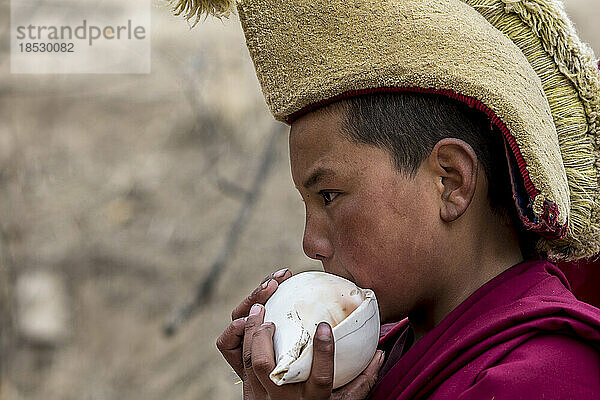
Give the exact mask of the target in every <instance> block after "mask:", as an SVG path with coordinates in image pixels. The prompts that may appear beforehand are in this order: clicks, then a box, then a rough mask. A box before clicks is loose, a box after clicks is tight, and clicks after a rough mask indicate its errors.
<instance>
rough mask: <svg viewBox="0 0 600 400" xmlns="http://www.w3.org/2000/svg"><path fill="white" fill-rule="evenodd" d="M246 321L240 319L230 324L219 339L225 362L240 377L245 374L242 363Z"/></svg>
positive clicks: (219, 346)
mask: <svg viewBox="0 0 600 400" xmlns="http://www.w3.org/2000/svg"><path fill="white" fill-rule="evenodd" d="M245 328H246V321H245V320H244V318H239V319H236V320H234V321H233V322H232V323H230V324H229V325H228V326H227V328H225V330H224V331H223V333H221V336H219V337H218V338H217V349H219V351H220V352H221V354H222V355H223V357H224V358H225V360H226V361H227V363H228V364H229V365H231V367H232V368H233V370H234V371H235V373H236V374H237V375H238V376H239V377H240V379H241V378H242V376H243V373H244V364H243V362H242V344H243V341H244V329H245Z"/></svg>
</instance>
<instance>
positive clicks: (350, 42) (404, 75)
mask: <svg viewBox="0 0 600 400" xmlns="http://www.w3.org/2000/svg"><path fill="white" fill-rule="evenodd" d="M171 3H172V5H173V6H174V10H175V13H176V14H182V15H185V16H186V17H187V19H188V20H192V21H193V22H194V23H195V22H197V21H198V19H199V18H200V17H201V16H202V15H203V14H207V15H208V14H211V15H214V16H217V17H222V16H228V15H229V13H230V12H231V11H233V10H234V9H235V8H237V12H238V15H239V18H240V21H241V24H242V27H243V30H244V34H245V36H246V43H247V46H248V50H249V51H250V55H251V57H252V60H253V62H254V67H255V69H256V75H257V77H258V80H259V82H260V84H261V86H262V91H263V94H264V97H265V100H266V102H267V104H268V106H269V108H270V109H271V112H272V114H273V116H274V117H275V119H277V120H278V121H283V122H286V123H288V124H291V123H292V122H293V121H294V119H295V118H298V117H299V116H300V115H302V114H303V113H306V112H309V111H311V110H314V109H316V108H318V107H321V106H323V105H326V104H329V103H332V102H334V101H336V100H339V99H343V98H347V97H350V96H359V95H361V94H368V93H380V92H386V93H390V92H420V93H437V94H441V95H445V96H447V97H450V98H452V99H455V100H458V101H461V102H464V103H466V104H468V105H469V106H470V107H473V108H476V109H478V110H480V111H481V112H483V113H485V114H487V116H488V117H489V119H490V122H491V124H492V126H495V127H496V128H497V129H496V131H498V132H501V134H502V135H503V137H504V143H505V147H504V148H503V149H498V150H499V151H503V152H506V155H507V162H508V163H509V170H510V173H511V179H512V184H513V185H512V186H513V197H514V200H515V205H516V207H517V210H518V213H519V215H520V218H521V222H522V224H523V228H524V229H526V230H529V231H533V232H536V233H538V234H539V235H540V241H539V243H538V247H539V249H540V250H543V251H545V252H547V254H548V255H549V256H550V257H552V258H555V259H567V260H572V259H577V258H582V257H590V256H594V255H596V254H598V253H599V252H600V188H599V179H600V72H599V71H598V64H597V62H596V61H595V58H594V54H593V52H592V50H591V49H590V48H589V47H588V46H587V45H585V44H583V43H582V42H581V40H580V39H579V38H578V37H577V34H576V32H575V29H574V27H573V24H572V23H571V21H570V20H569V19H568V17H567V15H566V13H565V11H564V7H563V5H562V3H561V2H560V1H559V0H310V1H309V0H229V1H227V0H221V1H218V0H213V1H209V0H204V1H202V0H172V1H171ZM491 184H494V183H493V182H491Z"/></svg>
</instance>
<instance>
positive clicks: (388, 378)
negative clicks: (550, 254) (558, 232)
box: [370, 260, 600, 400]
mask: <svg viewBox="0 0 600 400" xmlns="http://www.w3.org/2000/svg"><path fill="white" fill-rule="evenodd" d="M382 331H383V332H384V335H383V337H382V338H381V340H380V346H379V347H380V348H382V349H384V350H385V351H386V357H387V359H386V362H385V363H384V365H383V367H382V369H381V371H380V378H379V381H378V383H377V384H376V386H375V387H374V388H373V390H372V391H371V395H370V399H377V400H380V399H435V400H439V399H448V400H479V399H482V400H483V399H489V400H504V399H507V400H508V399H509V400H515V399H527V400H533V399H574V400H589V399H600V310H598V309H597V308H595V307H593V306H591V305H589V304H586V303H583V302H581V301H579V300H577V299H576V298H575V297H574V296H573V294H572V293H571V291H570V287H569V283H568V282H567V280H566V278H565V276H564V274H563V273H562V272H561V270H560V269H558V268H557V267H556V266H555V265H553V264H551V263H549V262H546V261H541V260H535V261H528V262H524V263H521V264H518V265H515V266H513V267H512V268H510V269H508V270H507V271H505V272H503V273H502V274H500V275H498V276H497V277H495V278H494V279H492V280H491V281H489V282H488V283H486V284H485V285H483V286H482V287H481V288H479V289H478V290H477V291H476V292H475V293H473V294H472V295H471V296H470V297H469V298H468V299H467V300H465V301H464V302H463V303H461V304H460V305H459V306H458V307H457V308H456V309H454V310H453V311H452V312H451V313H450V314H449V315H448V316H447V317H446V318H445V319H444V320H443V321H442V322H441V323H440V324H439V325H437V326H436V327H435V328H434V329H433V330H432V331H430V332H429V333H427V334H426V335H425V336H424V337H423V338H422V339H421V340H420V341H418V342H417V343H416V344H415V345H413V346H412V347H410V345H411V343H412V332H411V328H410V327H409V325H408V321H407V320H404V321H402V322H400V323H399V324H397V325H396V326H394V327H393V328H392V329H391V331H390V329H389V326H384V327H383V329H382Z"/></svg>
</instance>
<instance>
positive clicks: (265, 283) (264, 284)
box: [261, 279, 273, 289]
mask: <svg viewBox="0 0 600 400" xmlns="http://www.w3.org/2000/svg"><path fill="white" fill-rule="evenodd" d="M272 280H273V279H269V280H268V281H266V282H263V284H262V285H261V287H262V288H263V289H266V288H267V286H269V282H271V281H272Z"/></svg>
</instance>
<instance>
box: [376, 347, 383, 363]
mask: <svg viewBox="0 0 600 400" xmlns="http://www.w3.org/2000/svg"><path fill="white" fill-rule="evenodd" d="M377 352H378V353H379V364H381V363H383V360H384V359H385V353H384V352H383V350H377Z"/></svg>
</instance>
